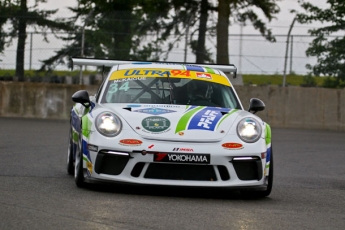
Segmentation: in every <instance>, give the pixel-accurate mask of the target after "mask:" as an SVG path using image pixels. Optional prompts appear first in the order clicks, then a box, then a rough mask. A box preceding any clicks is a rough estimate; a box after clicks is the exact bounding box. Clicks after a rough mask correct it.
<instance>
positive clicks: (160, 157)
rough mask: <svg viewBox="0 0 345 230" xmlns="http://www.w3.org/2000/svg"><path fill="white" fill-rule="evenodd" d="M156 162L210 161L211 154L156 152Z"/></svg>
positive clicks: (207, 162)
mask: <svg viewBox="0 0 345 230" xmlns="http://www.w3.org/2000/svg"><path fill="white" fill-rule="evenodd" d="M153 156H154V157H153V160H154V161H156V162H175V163H199V164H200V163H201V164H209V163H210V159H211V157H210V154H189V153H156V154H154V155H153Z"/></svg>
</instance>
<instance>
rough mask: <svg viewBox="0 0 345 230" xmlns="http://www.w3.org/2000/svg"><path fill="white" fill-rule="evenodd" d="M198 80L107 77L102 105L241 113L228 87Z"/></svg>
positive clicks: (165, 77) (158, 77)
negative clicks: (202, 108)
mask: <svg viewBox="0 0 345 230" xmlns="http://www.w3.org/2000/svg"><path fill="white" fill-rule="evenodd" d="M200 76H201V75H200ZM205 76H208V75H205ZM210 76H211V75H210ZM199 78H200V79H197V78H192V77H186V76H178V75H175V76H170V75H169V77H168V76H167V75H165V76H164V75H162V76H157V77H154V76H152V74H151V75H147V76H145V75H141V76H130V77H126V76H122V77H116V78H114V77H113V78H112V77H110V80H109V81H108V82H107V84H106V86H105V90H104V92H103V96H102V99H101V103H147V104H179V105H197V106H213V107H223V108H235V109H241V106H240V104H239V102H238V100H237V98H236V96H235V94H234V92H233V90H232V88H231V86H227V85H224V84H219V83H216V82H214V81H210V80H208V79H205V78H202V77H199Z"/></svg>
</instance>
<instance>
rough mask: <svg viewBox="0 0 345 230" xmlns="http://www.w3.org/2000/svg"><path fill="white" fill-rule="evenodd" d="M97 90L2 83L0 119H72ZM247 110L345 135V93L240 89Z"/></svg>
mask: <svg viewBox="0 0 345 230" xmlns="http://www.w3.org/2000/svg"><path fill="white" fill-rule="evenodd" d="M97 88H98V87H97V86H95V85H90V86H79V85H63V84H47V83H27V82H26V83H20V82H0V116H4V117H32V118H53V119H68V118H69V115H68V113H69V110H70V108H71V107H72V105H73V102H72V100H71V96H72V94H73V93H74V92H76V91H77V90H80V89H86V90H88V91H89V93H90V94H94V93H95V92H96V91H97ZM236 91H237V93H238V95H239V97H240V98H241V102H242V105H243V106H244V108H245V109H248V107H249V100H250V98H253V97H256V98H260V99H261V100H263V101H264V102H265V104H266V109H265V110H264V111H262V112H259V113H257V115H258V116H259V117H261V118H262V119H263V120H265V121H267V122H268V123H269V124H271V126H272V127H277V128H279V127H280V128H305V129H326V130H340V131H345V89H342V90H341V89H325V88H303V87H291V86H289V87H285V88H282V87H280V86H236Z"/></svg>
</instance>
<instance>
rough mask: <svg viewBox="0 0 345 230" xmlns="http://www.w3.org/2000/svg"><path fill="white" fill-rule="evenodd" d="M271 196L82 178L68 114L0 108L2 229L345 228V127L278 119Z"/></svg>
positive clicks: (0, 204) (0, 206) (0, 208)
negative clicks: (57, 116)
mask: <svg viewBox="0 0 345 230" xmlns="http://www.w3.org/2000/svg"><path fill="white" fill-rule="evenodd" d="M272 131H273V151H274V160H275V162H274V164H275V165H274V166H275V175H274V186H273V192H272V193H271V195H270V196H269V197H268V198H264V199H246V198H243V197H241V196H240V194H239V193H238V192H235V191H228V190H222V189H210V190H209V189H181V188H169V189H166V188H159V187H158V188H157V187H137V186H119V185H116V186H91V187H89V188H87V189H80V188H77V187H76V185H75V184H74V179H73V177H71V176H69V175H67V173H66V169H65V162H66V156H67V135H68V122H67V121H52V120H36V119H15V118H0V157H1V158H0V229H1V230H2V229H198V230H200V229H265V230H267V229H342V230H343V229H345V133H344V132H336V131H318V130H298V129H273V130H272Z"/></svg>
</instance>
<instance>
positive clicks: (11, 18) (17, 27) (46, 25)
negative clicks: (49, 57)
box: [0, 0, 71, 81]
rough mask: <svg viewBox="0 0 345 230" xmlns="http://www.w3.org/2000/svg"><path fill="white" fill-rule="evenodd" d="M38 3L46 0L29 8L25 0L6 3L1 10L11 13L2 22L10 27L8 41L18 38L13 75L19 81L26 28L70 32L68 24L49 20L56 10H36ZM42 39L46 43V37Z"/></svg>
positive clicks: (22, 63) (22, 71) (22, 78)
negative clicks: (9, 24) (4, 21)
mask: <svg viewBox="0 0 345 230" xmlns="http://www.w3.org/2000/svg"><path fill="white" fill-rule="evenodd" d="M39 2H42V3H44V2H46V0H36V2H35V5H34V6H33V7H30V8H28V7H27V0H12V1H6V2H5V4H6V3H7V5H5V7H4V8H3V10H4V11H7V10H10V11H11V14H6V15H5V17H4V20H6V22H7V23H8V22H10V23H11V25H12V26H11V29H10V31H9V33H8V36H10V37H9V38H10V40H12V39H13V38H14V37H17V38H18V43H17V53H16V55H17V56H16V73H15V75H16V76H17V77H18V80H19V81H23V80H24V53H25V40H26V37H27V32H26V29H27V27H28V26H31V27H32V28H34V29H37V28H41V29H44V30H45V31H47V30H51V31H52V32H55V31H58V30H65V31H69V30H71V27H70V25H69V23H67V22H65V21H63V20H61V19H54V20H53V19H49V18H50V17H51V16H53V15H54V14H55V13H56V12H57V10H39V9H38V8H37V6H38V3H39ZM0 26H1V24H0ZM44 39H45V40H46V41H47V38H46V37H44Z"/></svg>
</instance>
